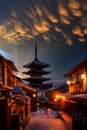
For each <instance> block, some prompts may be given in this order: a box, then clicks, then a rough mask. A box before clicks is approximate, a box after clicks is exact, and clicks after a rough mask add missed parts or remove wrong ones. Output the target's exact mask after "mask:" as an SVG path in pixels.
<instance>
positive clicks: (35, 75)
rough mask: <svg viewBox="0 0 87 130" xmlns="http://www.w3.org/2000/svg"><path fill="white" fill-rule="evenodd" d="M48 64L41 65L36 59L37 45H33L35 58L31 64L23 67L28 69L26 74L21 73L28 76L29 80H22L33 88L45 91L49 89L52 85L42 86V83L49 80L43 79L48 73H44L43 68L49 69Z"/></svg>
mask: <svg viewBox="0 0 87 130" xmlns="http://www.w3.org/2000/svg"><path fill="white" fill-rule="evenodd" d="M49 66H50V65H49V64H46V63H43V62H41V61H40V60H38V58H37V43H35V58H34V60H33V61H32V62H30V63H28V64H26V65H24V66H23V67H25V68H27V69H29V70H28V71H26V72H23V74H27V75H30V77H29V78H25V79H23V80H26V81H28V82H29V83H30V85H31V86H32V87H34V88H36V89H37V91H39V90H46V89H48V88H50V87H52V84H44V83H43V82H44V81H48V80H50V78H46V77H43V75H46V74H48V73H50V72H49V71H45V70H44V68H47V67H49Z"/></svg>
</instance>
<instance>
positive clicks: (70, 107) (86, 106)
mask: <svg viewBox="0 0 87 130" xmlns="http://www.w3.org/2000/svg"><path fill="white" fill-rule="evenodd" d="M64 76H65V77H68V81H67V84H68V88H69V91H68V93H67V94H62V95H61V96H62V110H63V111H64V112H66V113H68V114H69V115H70V116H71V117H72V122H73V123H72V126H73V130H76V129H80V128H81V129H82V128H83V127H84V130H86V129H87V125H86V124H87V57H86V58H85V59H83V60H82V61H81V62H80V63H79V64H77V65H76V66H75V67H73V68H72V69H71V70H70V71H68V72H67V73H66V74H65V75H64ZM77 123H78V124H77Z"/></svg>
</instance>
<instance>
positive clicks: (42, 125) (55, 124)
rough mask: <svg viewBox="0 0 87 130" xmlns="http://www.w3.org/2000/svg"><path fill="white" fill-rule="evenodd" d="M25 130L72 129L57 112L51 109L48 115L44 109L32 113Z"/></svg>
mask: <svg viewBox="0 0 87 130" xmlns="http://www.w3.org/2000/svg"><path fill="white" fill-rule="evenodd" d="M25 130H72V129H71V128H70V127H69V126H68V125H67V123H66V122H65V121H63V120H62V119H61V118H57V117H56V112H55V111H51V114H50V117H48V116H47V115H46V114H45V113H44V111H42V110H41V111H37V112H36V113H32V117H31V119H30V122H29V124H28V125H27V127H26V129H25Z"/></svg>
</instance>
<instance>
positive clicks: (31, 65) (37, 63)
mask: <svg viewBox="0 0 87 130" xmlns="http://www.w3.org/2000/svg"><path fill="white" fill-rule="evenodd" d="M49 66H50V65H49V64H46V63H43V62H41V61H39V60H38V58H35V59H34V60H33V61H32V62H30V63H28V64H26V65H24V66H23V67H25V68H46V67H49Z"/></svg>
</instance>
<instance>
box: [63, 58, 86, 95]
mask: <svg viewBox="0 0 87 130" xmlns="http://www.w3.org/2000/svg"><path fill="white" fill-rule="evenodd" d="M64 76H65V77H66V76H67V77H68V87H69V93H70V94H79V93H87V58H85V59H84V60H82V61H81V62H80V63H79V64H78V65H76V66H75V67H74V68H72V69H71V70H70V71H69V72H67V73H66V74H65V75H64Z"/></svg>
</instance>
